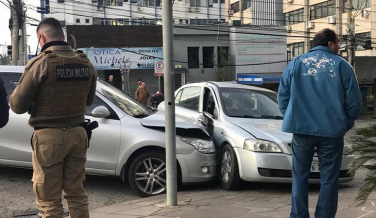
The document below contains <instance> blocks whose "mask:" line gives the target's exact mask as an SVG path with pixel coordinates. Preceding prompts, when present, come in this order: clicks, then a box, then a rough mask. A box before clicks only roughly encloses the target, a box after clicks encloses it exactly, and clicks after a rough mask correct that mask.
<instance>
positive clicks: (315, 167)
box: [311, 161, 320, 172]
mask: <svg viewBox="0 0 376 218" xmlns="http://www.w3.org/2000/svg"><path fill="white" fill-rule="evenodd" d="M311 172H320V170H319V162H317V161H313V162H312V164H311Z"/></svg>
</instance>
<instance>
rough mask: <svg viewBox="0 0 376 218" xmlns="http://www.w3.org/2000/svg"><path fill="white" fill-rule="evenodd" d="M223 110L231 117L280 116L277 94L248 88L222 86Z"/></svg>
mask: <svg viewBox="0 0 376 218" xmlns="http://www.w3.org/2000/svg"><path fill="white" fill-rule="evenodd" d="M221 97H222V101H223V110H224V111H225V112H226V114H227V115H228V116H231V117H245V118H247V117H255V118H258V117H259V118H281V117H282V116H283V115H282V113H281V112H280V110H279V107H278V103H277V94H276V93H270V92H263V91H256V90H249V89H231V88H222V89H221Z"/></svg>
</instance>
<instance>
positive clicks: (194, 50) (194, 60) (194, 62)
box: [188, 47, 200, 69]
mask: <svg viewBox="0 0 376 218" xmlns="http://www.w3.org/2000/svg"><path fill="white" fill-rule="evenodd" d="M199 60H200V59H199V47H188V69H195V68H199V66H200V63H199Z"/></svg>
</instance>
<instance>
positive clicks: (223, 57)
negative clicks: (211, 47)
mask: <svg viewBox="0 0 376 218" xmlns="http://www.w3.org/2000/svg"><path fill="white" fill-rule="evenodd" d="M217 63H218V68H222V67H223V66H225V65H228V47H218V48H217Z"/></svg>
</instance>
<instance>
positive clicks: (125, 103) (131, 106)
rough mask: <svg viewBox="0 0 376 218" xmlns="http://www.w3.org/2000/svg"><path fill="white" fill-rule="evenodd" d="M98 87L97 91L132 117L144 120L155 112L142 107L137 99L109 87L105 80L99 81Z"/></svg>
mask: <svg viewBox="0 0 376 218" xmlns="http://www.w3.org/2000/svg"><path fill="white" fill-rule="evenodd" d="M97 86H98V87H97V90H98V91H99V92H100V93H101V94H102V95H104V96H105V97H106V98H107V99H108V100H110V101H111V102H112V103H114V104H115V105H116V106H118V107H119V108H120V109H121V110H123V111H124V112H125V113H126V114H128V115H130V116H133V117H136V118H143V117H147V116H149V115H150V114H151V113H152V112H153V110H151V109H150V108H148V107H146V106H144V105H142V104H141V103H139V102H138V101H137V100H136V99H134V98H132V97H130V96H129V95H126V94H124V93H123V92H122V91H120V90H119V89H117V88H115V87H114V86H112V85H109V84H108V83H106V82H104V81H103V80H100V79H98V83H97Z"/></svg>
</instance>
